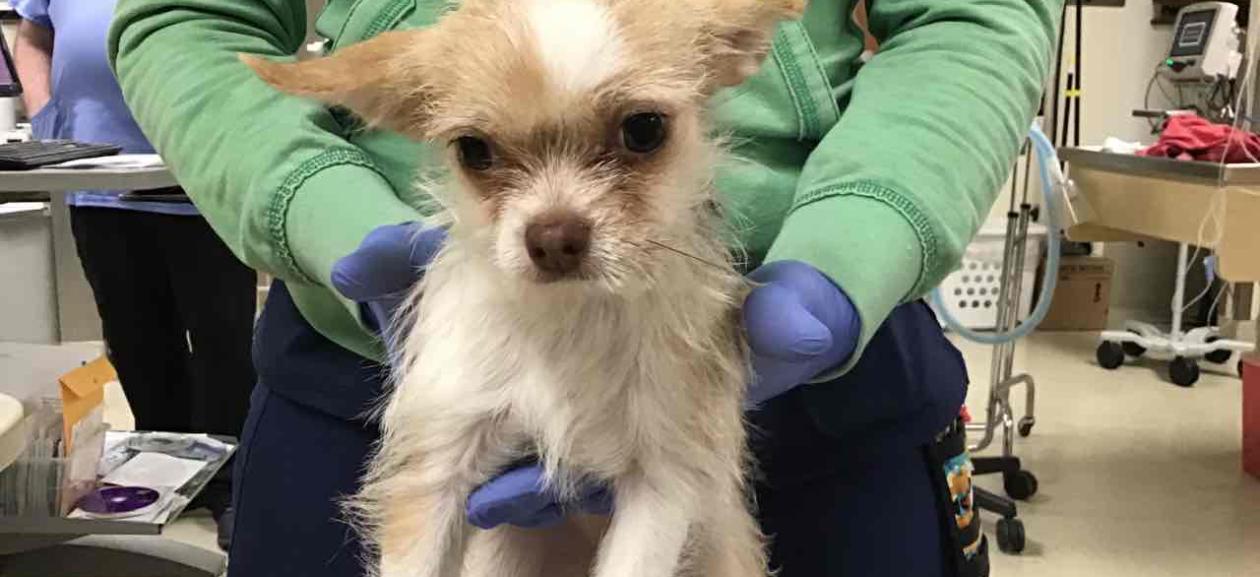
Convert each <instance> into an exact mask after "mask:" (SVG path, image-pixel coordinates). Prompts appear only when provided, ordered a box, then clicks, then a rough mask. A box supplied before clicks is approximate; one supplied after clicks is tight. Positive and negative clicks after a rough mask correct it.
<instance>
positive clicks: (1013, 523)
mask: <svg viewBox="0 0 1260 577" xmlns="http://www.w3.org/2000/svg"><path fill="white" fill-rule="evenodd" d="M996 529H997V542H998V549H1001V550H1002V552H1003V553H1008V554H1018V553H1022V552H1023V551H1024V547H1025V546H1026V545H1027V543H1026V542H1025V536H1024V522H1023V521H1020V520H1019V519H998V522H997V528H996Z"/></svg>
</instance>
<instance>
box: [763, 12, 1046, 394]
mask: <svg viewBox="0 0 1260 577" xmlns="http://www.w3.org/2000/svg"><path fill="white" fill-rule="evenodd" d="M1061 5H1062V4H1061V2H1060V0H989V1H985V2H979V1H961V0H950V1H946V0H873V1H872V2H871V11H870V25H871V30H872V32H873V33H874V35H875V36H876V37H877V38H879V39H880V40H881V41H882V44H881V47H880V50H879V52H878V53H877V54H876V55H875V57H874V58H873V59H872V60H871V61H870V62H869V63H868V64H866V65H865V67H863V68H862V70H861V71H860V72H859V73H858V74H857V77H856V79H855V82H854V85H853V91H852V94H851V98H850V102H849V106H848V109H847V110H846V112H845V114H844V116H843V117H842V118H841V120H840V121H839V123H837V124H836V126H835V127H833V128H832V129H831V130H830V132H829V133H828V134H827V135H826V136H825V137H824V138H823V140H822V141H821V142H820V143H819V145H818V147H817V148H816V149H815V150H814V151H813V153H812V154H811V155H810V158H809V160H808V161H807V162H806V164H805V167H804V169H803V171H802V173H801V178H800V181H799V185H798V188H797V191H796V196H795V200H794V204H793V208H792V211H791V213H790V214H789V216H788V218H787V220H786V221H785V223H784V225H783V229H782V230H781V231H780V233H779V236H778V238H777V239H776V240H775V242H774V244H773V245H772V246H771V248H770V251H769V253H768V255H767V260H771V261H774V260H789V259H795V260H801V261H804V262H807V263H810V264H812V265H814V266H816V267H818V268H819V269H820V270H821V271H822V272H824V273H825V274H827V275H828V276H829V277H830V278H831V279H832V280H834V281H835V282H836V283H837V284H838V285H839V286H840V287H841V288H843V289H844V291H845V293H847V294H848V296H849V297H850V298H851V299H852V300H853V303H854V306H855V307H856V308H857V310H858V313H859V315H860V316H861V319H862V335H861V338H860V340H859V343H858V350H859V354H855V355H854V356H853V358H852V359H851V361H850V366H851V365H852V364H853V363H855V362H856V360H857V359H858V357H859V355H860V352H861V350H862V348H863V347H865V345H866V343H867V342H869V340H870V338H871V336H872V335H873V334H874V332H875V330H876V329H878V328H879V326H880V325H881V324H882V323H883V321H884V319H885V318H887V316H888V314H889V313H890V312H891V311H892V309H893V308H894V307H896V306H897V305H898V304H901V303H903V302H906V301H907V300H911V299H914V298H918V297H920V296H922V295H924V294H925V293H927V292H928V291H929V290H931V288H932V287H934V286H935V285H936V284H938V283H939V282H940V281H941V279H943V278H944V277H945V275H946V274H948V273H949V271H951V270H952V269H953V268H954V267H956V266H957V264H958V262H959V259H960V258H961V257H962V253H963V250H964V249H965V248H966V246H967V244H968V243H969V242H970V240H971V238H972V237H973V236H974V235H975V233H976V231H977V230H978V229H979V227H980V225H981V224H982V221H983V220H984V218H985V216H986V215H987V214H988V212H989V207H990V205H991V204H992V203H993V201H994V199H995V198H996V195H997V193H998V190H999V188H1000V187H1001V185H1002V182H1003V180H1004V179H1005V178H1006V175H1007V172H1008V171H1009V168H1010V166H1011V162H1012V161H1013V159H1014V158H1015V157H1016V155H1017V154H1018V148H1019V145H1020V143H1021V142H1022V140H1023V137H1024V135H1025V134H1026V133H1027V132H1028V127H1029V126H1030V124H1031V121H1032V118H1033V115H1034V113H1035V112H1036V109H1037V102H1038V99H1039V96H1040V94H1041V90H1042V86H1043V84H1044V79H1045V78H1046V76H1047V73H1046V70H1047V63H1048V60H1049V57H1050V52H1051V46H1052V40H1051V38H1052V36H1053V35H1054V31H1055V26H1056V23H1055V20H1056V19H1057V15H1058V12H1059V7H1060V6H1061ZM847 369H848V367H843V368H842V370H847Z"/></svg>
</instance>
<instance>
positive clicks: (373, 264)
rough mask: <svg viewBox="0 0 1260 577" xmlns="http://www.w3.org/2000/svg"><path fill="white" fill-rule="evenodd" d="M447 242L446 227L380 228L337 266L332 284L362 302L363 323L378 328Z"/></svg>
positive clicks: (386, 323) (410, 225)
mask: <svg viewBox="0 0 1260 577" xmlns="http://www.w3.org/2000/svg"><path fill="white" fill-rule="evenodd" d="M445 241H446V229H444V228H436V227H435V228H423V227H422V226H421V224H420V223H418V222H406V223H403V224H391V225H386V226H381V227H378V228H376V229H375V230H373V231H372V232H369V233H368V235H367V236H366V237H364V238H363V242H362V243H360V244H359V248H357V249H355V251H354V252H352V253H350V254H348V255H346V256H344V257H342V258H341V259H340V260H338V261H337V262H336V264H334V265H333V270H332V284H333V287H334V288H336V289H337V292H339V293H341V294H342V295H343V296H345V297H346V298H348V299H350V300H352V301H355V302H357V303H359V307H360V314H361V315H362V318H363V322H364V324H366V325H368V327H369V328H371V329H372V330H374V331H376V332H378V333H379V332H381V330H382V329H384V328H386V327H388V326H389V323H390V320H391V319H393V315H394V311H396V310H398V307H399V305H401V304H402V302H403V299H405V298H406V297H407V293H408V291H410V290H411V287H412V286H413V285H415V284H416V282H417V281H419V280H420V278H421V277H423V276H424V268H425V266H427V265H428V264H429V261H431V260H433V257H434V256H435V255H437V252H438V250H439V249H441V248H442V243H443V242H445Z"/></svg>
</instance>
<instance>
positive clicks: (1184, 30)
mask: <svg viewBox="0 0 1260 577" xmlns="http://www.w3.org/2000/svg"><path fill="white" fill-rule="evenodd" d="M1214 20H1216V10H1196V11H1194V12H1188V13H1186V14H1185V15H1183V16H1182V17H1181V22H1180V25H1179V26H1178V27H1177V31H1176V32H1175V33H1174V35H1173V47H1172V53H1171V54H1169V56H1173V57H1177V56H1198V55H1201V54H1203V51H1204V49H1206V48H1207V43H1208V38H1209V37H1210V36H1211V35H1212V21H1214Z"/></svg>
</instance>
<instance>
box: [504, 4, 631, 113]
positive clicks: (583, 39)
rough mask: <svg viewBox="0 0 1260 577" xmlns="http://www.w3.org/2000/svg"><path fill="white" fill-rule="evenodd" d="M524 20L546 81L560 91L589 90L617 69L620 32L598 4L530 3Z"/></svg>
mask: <svg viewBox="0 0 1260 577" xmlns="http://www.w3.org/2000/svg"><path fill="white" fill-rule="evenodd" d="M526 18H527V19H528V20H529V26H530V29H531V30H532V31H533V37H534V45H535V46H536V47H537V49H538V53H539V57H540V58H541V59H542V62H543V65H544V66H545V67H546V69H547V73H548V78H549V80H550V81H551V82H552V83H553V84H554V85H555V86H557V87H558V88H560V89H561V90H563V91H566V92H570V93H581V92H583V91H586V90H590V89H592V88H594V87H596V86H598V85H599V84H600V83H601V82H603V81H604V80H606V79H607V78H609V77H610V76H611V75H612V74H614V73H615V72H616V71H617V70H619V69H620V68H621V66H622V62H623V60H624V50H625V48H624V44H623V42H622V40H621V34H620V31H619V30H618V29H617V26H616V24H615V22H614V20H613V18H612V16H611V15H610V14H609V13H608V9H607V8H605V7H604V6H602V5H601V4H599V3H598V2H596V1H594V0H530V2H529V5H528V8H527V11H526Z"/></svg>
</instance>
